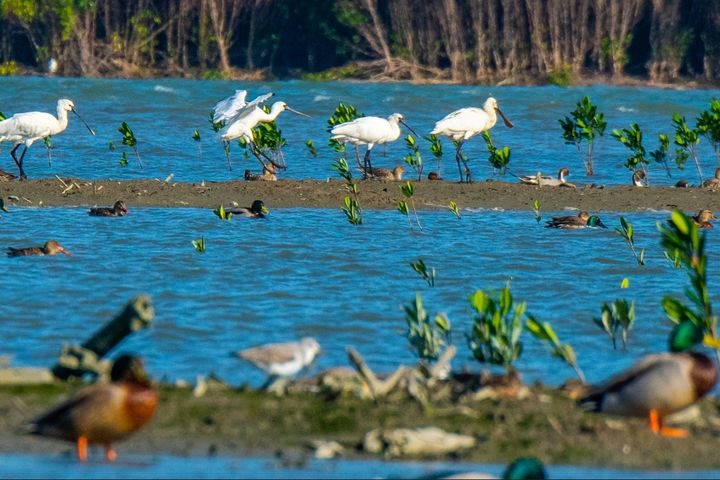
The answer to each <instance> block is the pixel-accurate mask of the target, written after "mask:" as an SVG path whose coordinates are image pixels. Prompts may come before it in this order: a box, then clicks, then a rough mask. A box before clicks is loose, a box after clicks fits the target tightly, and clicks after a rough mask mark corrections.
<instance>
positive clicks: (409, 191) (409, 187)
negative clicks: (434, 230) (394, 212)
mask: <svg viewBox="0 0 720 480" xmlns="http://www.w3.org/2000/svg"><path fill="white" fill-rule="evenodd" d="M400 191H401V192H402V194H403V195H404V196H405V198H407V199H408V200H409V201H410V206H411V207H412V211H413V214H414V215H415V222H416V223H417V226H418V228H419V229H420V230H422V229H423V228H422V225H420V217H418V213H417V209H416V208H415V200H414V199H413V195H414V194H415V189H414V187H413V184H412V182H410V180H407V181H406V182H405V184H404V185H400ZM401 204H404V206H402V210H401ZM398 210H400V212H401V213H404V214H405V215H407V216H408V218H410V216H409V214H410V212H409V210H408V206H407V202H405V201H403V200H401V201H400V202H398Z"/></svg>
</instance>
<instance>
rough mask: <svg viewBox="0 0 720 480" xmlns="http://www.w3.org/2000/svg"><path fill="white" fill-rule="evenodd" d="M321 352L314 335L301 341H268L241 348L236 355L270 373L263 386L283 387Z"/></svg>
mask: <svg viewBox="0 0 720 480" xmlns="http://www.w3.org/2000/svg"><path fill="white" fill-rule="evenodd" d="M318 353H320V344H319V343H318V342H317V340H315V339H314V338H312V337H305V338H302V339H301V340H300V341H299V342H287V343H268V344H266V345H259V346H257V347H252V348H248V349H245V350H241V351H239V352H237V353H236V355H237V356H238V357H240V358H242V359H243V360H246V361H248V362H250V363H252V364H253V365H255V366H256V367H257V368H259V369H260V370H262V371H264V372H265V373H267V374H268V379H267V381H266V382H265V384H264V385H263V387H262V388H267V389H268V390H271V391H277V390H278V388H280V389H282V388H283V387H284V386H285V384H286V383H287V382H288V381H289V380H290V378H291V377H293V376H294V375H296V374H297V373H299V372H300V371H301V370H302V369H304V368H305V367H307V366H309V365H310V364H312V362H313V360H315V357H316V356H317V354H318Z"/></svg>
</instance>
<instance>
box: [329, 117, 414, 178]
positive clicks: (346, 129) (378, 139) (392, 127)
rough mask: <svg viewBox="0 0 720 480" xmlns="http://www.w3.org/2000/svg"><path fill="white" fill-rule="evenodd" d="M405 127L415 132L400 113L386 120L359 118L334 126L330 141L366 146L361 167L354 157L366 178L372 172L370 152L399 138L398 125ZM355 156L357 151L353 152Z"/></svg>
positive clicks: (358, 160)
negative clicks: (376, 146)
mask: <svg viewBox="0 0 720 480" xmlns="http://www.w3.org/2000/svg"><path fill="white" fill-rule="evenodd" d="M401 123H402V124H403V125H405V126H406V127H407V128H408V129H409V130H410V131H411V132H413V133H415V131H414V130H413V129H412V128H410V127H409V126H408V125H407V124H406V123H405V121H404V117H403V116H402V114H401V113H393V114H392V115H390V116H389V117H387V118H381V117H360V118H356V119H355V120H351V121H349V122H345V123H341V124H340V125H336V126H334V127H333V128H332V130H330V133H332V137H330V139H331V140H337V141H339V142H344V143H351V144H353V145H356V146H357V145H367V150H365V157H364V160H363V163H362V165H360V158H359V157H356V160H357V162H358V165H359V166H360V168H362V171H363V173H364V177H363V178H367V177H368V175H370V172H372V170H373V168H372V163H371V162H370V152H371V151H372V149H373V147H374V146H375V145H384V144H387V143H390V142H394V141H395V140H397V139H398V138H400V124H401ZM355 152H356V154H357V150H356V151H355Z"/></svg>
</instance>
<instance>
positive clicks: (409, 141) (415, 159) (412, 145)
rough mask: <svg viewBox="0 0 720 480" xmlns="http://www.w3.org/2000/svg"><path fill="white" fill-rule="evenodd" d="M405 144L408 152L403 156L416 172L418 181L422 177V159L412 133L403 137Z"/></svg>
mask: <svg viewBox="0 0 720 480" xmlns="http://www.w3.org/2000/svg"><path fill="white" fill-rule="evenodd" d="M405 145H406V146H407V147H408V149H409V150H410V153H409V154H408V155H405V157H403V158H404V160H405V163H406V164H408V165H409V166H410V167H411V168H412V169H413V170H415V173H417V179H418V181H420V180H421V179H422V171H423V159H422V155H421V154H420V148H419V147H418V145H417V142H416V141H415V137H413V136H412V135H408V136H407V137H405Z"/></svg>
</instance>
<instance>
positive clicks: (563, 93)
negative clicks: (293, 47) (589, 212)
mask: <svg viewBox="0 0 720 480" xmlns="http://www.w3.org/2000/svg"><path fill="white" fill-rule="evenodd" d="M238 88H243V89H247V90H249V92H250V93H249V95H250V97H251V98H253V97H254V96H255V95H259V94H261V93H266V92H268V91H273V92H276V93H277V97H276V98H277V99H278V100H284V101H286V102H287V103H288V104H289V105H290V106H291V107H294V108H296V109H298V110H300V111H303V112H305V113H307V114H309V115H311V118H303V117H299V116H296V115H293V114H292V113H289V112H285V113H283V114H282V115H281V116H280V117H279V120H278V122H279V125H280V128H281V129H282V132H283V134H284V136H285V137H286V138H287V140H288V145H287V147H286V148H285V152H286V156H287V159H288V164H289V169H288V171H287V172H285V173H284V174H283V175H284V176H285V177H287V178H326V177H328V176H334V175H335V172H334V171H333V170H332V169H331V168H330V164H331V163H332V161H333V154H332V152H331V150H330V149H329V148H328V147H327V139H328V134H327V128H326V127H327V125H326V121H327V118H328V117H329V116H330V115H331V114H332V112H333V110H334V109H335V106H336V105H337V104H338V103H339V102H349V103H352V104H354V105H355V106H356V107H357V108H358V110H360V111H361V112H363V113H365V114H366V115H379V116H387V115H390V114H391V113H393V112H400V113H402V114H403V115H404V116H405V118H406V120H407V121H408V123H409V124H410V125H411V126H412V127H413V128H414V129H415V130H416V131H417V132H418V133H420V134H423V135H425V134H427V133H428V132H429V131H430V130H431V129H432V127H433V125H434V123H435V122H436V121H437V120H439V119H440V118H442V117H443V116H445V115H446V114H447V113H450V112H451V111H453V110H456V109H458V108H461V107H465V106H481V105H482V103H483V102H484V101H485V99H486V98H487V96H488V95H490V94H492V95H494V96H495V97H497V98H498V101H499V103H500V107H501V108H502V110H503V111H504V112H505V114H506V115H507V116H508V117H509V118H510V119H511V120H512V121H513V122H514V123H515V125H516V127H515V128H514V129H512V130H509V129H507V128H505V126H503V125H502V124H498V125H497V126H496V127H495V128H494V129H493V130H492V134H493V137H494V139H495V143H496V145H498V146H501V145H508V146H509V147H510V148H511V150H512V157H511V162H510V167H511V170H512V171H513V172H515V173H516V174H518V175H519V174H535V173H536V172H537V171H538V170H541V171H543V172H545V173H548V174H553V175H554V174H555V173H556V172H557V171H558V169H559V168H560V167H562V166H567V167H569V168H570V169H571V171H572V175H571V177H570V180H571V181H573V182H576V183H580V184H583V183H592V182H594V183H601V184H627V183H629V181H630V180H629V178H630V175H629V173H628V172H627V170H626V169H625V168H624V167H623V164H624V162H625V158H626V157H627V152H626V149H625V147H624V146H622V145H621V144H620V143H619V142H617V141H616V140H615V139H613V138H612V137H611V136H610V132H611V131H612V129H613V128H623V127H627V126H629V125H630V124H631V123H633V122H637V123H639V125H640V127H641V128H642V130H643V132H644V141H645V145H646V148H647V149H648V151H650V150H652V149H655V148H656V147H657V134H658V133H660V132H664V133H668V134H671V133H672V131H671V118H672V114H673V113H679V114H681V115H685V116H687V118H688V121H689V122H690V123H691V125H694V122H695V118H696V117H697V115H698V114H699V112H700V111H702V110H703V109H706V108H708V104H709V101H710V99H711V98H712V97H717V96H719V95H720V91H718V90H660V89H650V88H635V87H623V88H618V87H609V86H603V85H598V86H592V87H574V88H560V87H487V86H460V85H429V86H422V85H410V84H405V83H393V84H386V83H382V84H373V83H354V82H327V83H325V82H317V83H316V82H302V81H291V82H259V83H252V82H226V81H196V80H173V79H155V80H106V79H65V78H59V79H56V78H39V77H9V78H8V77H3V78H0V111H2V112H4V113H5V114H6V115H9V114H11V113H15V112H23V111H32V110H42V111H49V112H55V104H56V102H57V99H58V98H60V97H69V98H71V99H73V100H74V101H75V105H76V107H77V110H78V112H79V113H80V114H81V115H83V117H84V118H85V119H86V120H87V121H88V122H89V123H90V124H91V125H92V126H93V127H94V128H95V129H96V130H97V136H96V137H91V136H90V135H89V133H88V132H87V130H86V129H85V127H84V126H83V125H82V124H81V123H80V122H79V121H78V119H77V118H74V116H73V115H71V117H73V118H71V120H70V126H69V127H68V130H67V131H66V132H65V133H63V134H61V135H58V136H57V137H56V138H55V139H54V144H55V150H54V153H53V162H52V167H48V162H47V159H46V153H45V149H44V147H43V145H42V144H37V145H35V146H34V147H33V148H31V150H30V151H29V153H28V156H27V157H26V162H25V163H26V166H27V167H26V170H27V173H28V175H29V176H30V178H38V177H48V176H52V175H53V174H59V175H64V176H76V177H83V178H108V177H111V178H165V177H166V176H167V175H169V174H170V173H174V174H175V177H174V178H175V181H198V180H201V179H205V180H227V179H237V178H242V172H243V171H244V169H245V168H252V169H257V165H258V163H257V162H256V161H254V160H253V161H249V160H244V159H243V157H242V151H241V150H240V148H239V147H238V146H237V145H233V147H232V152H233V158H234V165H235V169H234V170H233V171H228V169H227V166H226V161H225V156H224V153H223V150H222V147H221V146H220V143H219V140H218V139H217V136H216V135H215V134H214V133H213V132H212V131H211V130H210V128H209V127H210V126H209V123H208V120H207V119H208V113H209V111H210V109H211V108H212V107H213V105H215V103H216V102H218V101H219V100H221V99H223V98H225V97H227V96H228V95H230V94H232V93H233V92H234V90H235V89H238ZM584 95H589V96H590V97H591V99H592V100H593V102H594V103H596V104H597V105H598V107H599V110H600V111H601V112H603V113H605V115H606V120H607V121H608V128H607V131H606V135H605V136H604V137H603V138H601V139H599V141H598V142H597V144H596V168H595V171H596V175H595V176H594V177H592V178H590V179H589V178H587V177H585V174H584V169H583V167H582V163H581V160H580V157H579V156H578V154H577V152H576V150H575V147H574V146H572V145H565V144H564V143H563V140H562V136H561V129H560V126H559V124H558V119H560V118H562V117H564V116H565V115H567V114H568V113H569V112H570V111H571V110H573V109H574V108H575V103H576V102H577V101H578V100H580V98H582V96H584ZM122 121H126V122H128V124H129V125H130V126H131V127H132V128H133V130H134V131H135V135H136V137H137V139H138V149H139V151H140V153H141V155H142V157H143V159H144V160H143V162H144V164H145V168H144V169H143V170H141V169H140V168H139V166H138V165H137V162H136V161H135V159H134V156H133V155H132V154H131V152H130V151H129V150H127V152H128V157H129V161H130V165H129V166H127V167H121V166H119V164H118V161H119V158H120V150H116V151H113V152H111V151H109V150H108V142H110V141H114V142H115V143H116V144H117V146H118V148H119V149H122V148H127V147H122V146H121V145H120V134H119V133H118V132H117V128H118V126H119V124H120V122H122ZM196 128H197V129H199V130H200V132H201V137H202V142H201V145H198V144H197V143H196V142H195V141H194V140H192V138H191V137H192V133H193V131H194V129H196ZM670 137H671V138H673V135H670ZM308 139H312V140H313V141H314V143H315V145H316V146H317V147H318V149H319V155H318V156H317V157H316V158H313V157H311V156H310V154H309V153H308V150H307V148H306V147H305V141H306V140H308ZM421 145H422V149H423V154H424V158H425V162H426V164H427V165H428V168H431V166H432V168H434V161H433V160H432V156H431V155H430V153H429V151H428V150H427V144H426V143H425V142H422V144H421ZM444 148H445V156H444V164H443V166H442V172H441V173H442V174H443V175H444V176H446V177H447V178H450V179H455V178H456V176H457V168H456V166H455V162H454V160H453V158H454V154H453V147H452V145H450V144H449V143H448V142H445V143H444ZM8 150H9V148H7V147H2V154H0V167H2V168H5V170H8V171H14V170H15V166H14V164H13V163H12V160H11V159H10V157H9V155H7V152H8ZM382 153H383V150H382V148H378V149H376V151H375V153H374V155H375V161H374V163H373V164H374V165H376V166H388V167H392V166H394V165H395V164H398V163H402V157H403V156H404V155H405V154H406V153H407V152H406V147H405V145H404V142H402V141H398V142H395V143H394V144H391V145H390V146H389V147H388V149H387V156H386V157H383V156H382ZM465 153H466V154H467V155H468V156H469V157H470V158H471V159H472V162H471V165H472V168H473V171H474V178H475V179H481V178H486V177H489V176H491V175H492V170H491V168H490V166H489V165H488V163H487V160H486V159H487V153H486V149H485V146H484V142H483V141H482V139H480V138H475V139H472V140H470V141H469V142H468V144H467V146H466V148H465ZM700 156H701V162H702V164H703V168H704V174H705V177H710V176H712V174H713V172H714V168H715V166H716V164H717V160H716V159H715V155H714V153H713V152H712V149H711V148H710V146H709V145H708V144H707V142H706V141H704V140H703V142H702V143H701V144H700ZM671 163H672V161H671ZM681 177H684V178H687V179H689V180H690V181H691V182H697V178H696V173H695V169H694V166H693V165H692V162H690V163H689V164H688V166H687V168H686V171H684V172H679V171H677V169H676V168H674V169H673V178H671V179H669V178H667V177H666V175H665V174H664V173H663V171H662V169H661V168H660V166H658V165H657V164H654V165H652V166H651V167H650V176H649V179H650V181H651V183H652V184H655V185H662V184H674V183H675V182H676V181H677V180H678V179H679V178H681ZM508 180H512V177H508Z"/></svg>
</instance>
